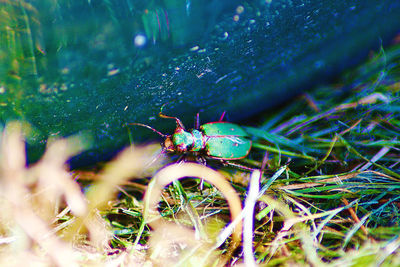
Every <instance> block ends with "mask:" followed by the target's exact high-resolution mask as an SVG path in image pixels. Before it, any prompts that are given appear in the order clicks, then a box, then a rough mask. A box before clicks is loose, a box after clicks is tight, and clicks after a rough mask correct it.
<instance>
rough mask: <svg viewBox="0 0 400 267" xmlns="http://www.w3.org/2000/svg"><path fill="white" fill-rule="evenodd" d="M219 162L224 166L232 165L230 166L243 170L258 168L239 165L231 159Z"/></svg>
mask: <svg viewBox="0 0 400 267" xmlns="http://www.w3.org/2000/svg"><path fill="white" fill-rule="evenodd" d="M221 162H222V164H223V165H225V166H232V167H235V168H238V169H241V170H244V171H250V172H252V171H255V170H258V169H255V168H250V167H247V166H244V165H241V164H237V163H233V162H231V161H226V160H221Z"/></svg>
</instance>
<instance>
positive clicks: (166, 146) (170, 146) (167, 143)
mask: <svg viewBox="0 0 400 267" xmlns="http://www.w3.org/2000/svg"><path fill="white" fill-rule="evenodd" d="M161 145H162V147H163V150H164V151H165V152H175V151H176V148H175V146H174V142H173V141H172V137H171V135H168V136H167V137H165V140H164V143H162V144H161Z"/></svg>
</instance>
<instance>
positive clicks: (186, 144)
mask: <svg viewBox="0 0 400 267" xmlns="http://www.w3.org/2000/svg"><path fill="white" fill-rule="evenodd" d="M224 115H225V112H224V113H223V114H222V116H221V118H220V120H219V121H216V122H209V123H206V124H203V125H201V126H200V125H199V114H197V120H196V126H195V129H192V130H186V129H185V126H184V125H183V123H182V122H181V121H180V120H179V119H178V118H177V117H171V116H167V115H165V114H163V113H162V109H161V111H160V113H159V116H160V117H161V118H167V119H174V120H175V121H176V129H175V132H174V133H173V134H171V135H166V134H163V133H161V132H159V131H157V130H155V129H154V128H152V127H150V126H148V125H145V124H141V123H130V124H129V125H140V126H143V127H146V128H149V129H150V130H152V131H154V132H156V133H158V134H159V135H160V136H162V137H164V138H165V139H164V142H163V143H162V147H163V150H164V151H166V152H175V153H186V152H195V153H198V154H200V155H205V156H207V157H210V158H214V159H220V160H237V159H242V158H245V157H246V156H247V155H248V154H249V152H250V149H251V144H252V142H251V140H249V139H247V137H248V134H247V133H246V132H245V131H244V130H243V128H242V127H240V126H239V125H237V124H234V123H230V122H223V121H222V119H223V117H224Z"/></svg>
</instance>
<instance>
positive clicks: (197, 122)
mask: <svg viewBox="0 0 400 267" xmlns="http://www.w3.org/2000/svg"><path fill="white" fill-rule="evenodd" d="M194 128H195V129H196V130H197V129H199V128H200V114H199V113H198V112H197V114H196V120H195V124H194Z"/></svg>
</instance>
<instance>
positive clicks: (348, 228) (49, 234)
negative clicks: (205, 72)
mask: <svg viewBox="0 0 400 267" xmlns="http://www.w3.org/2000/svg"><path fill="white" fill-rule="evenodd" d="M399 92H400V46H399V45H394V46H393V47H392V48H390V49H388V50H386V51H385V50H383V49H382V50H381V51H379V52H378V53H371V57H370V60H369V61H368V62H366V63H365V64H363V65H362V66H360V67H359V68H357V69H356V70H352V71H350V72H348V73H347V74H345V75H344V76H343V78H342V79H341V80H340V82H337V83H336V84H333V85H330V86H325V87H321V88H318V89H317V90H314V91H312V92H310V93H308V94H305V95H303V96H302V97H300V98H298V99H296V100H295V101H293V102H292V103H290V104H288V105H287V106H285V107H283V108H282V109H281V110H278V111H274V112H273V113H269V114H264V115H263V116H262V119H260V123H259V125H257V127H247V128H246V129H247V130H248V132H249V133H250V135H251V136H252V138H253V140H254V141H253V149H252V152H251V153H250V155H249V157H248V158H247V159H245V160H243V161H242V162H241V164H245V165H247V166H250V167H252V168H255V169H258V168H261V165H262V161H263V159H264V164H265V166H266V167H265V172H264V174H263V175H262V176H261V175H260V174H259V172H254V173H253V174H252V175H250V173H247V172H243V171H241V170H239V169H235V168H232V167H224V166H222V165H221V164H219V163H218V162H213V161H210V162H209V164H210V166H212V167H213V168H215V169H218V172H215V171H213V170H211V169H209V168H207V167H205V166H202V165H196V164H190V163H186V164H180V165H175V164H173V165H169V166H168V167H166V168H164V169H163V170H161V171H159V169H160V168H161V167H162V166H163V165H165V164H166V161H167V160H168V159H167V158H161V159H159V160H158V161H155V162H153V159H154V158H155V157H157V153H158V151H159V150H158V149H159V146H158V145H151V146H147V147H136V146H135V147H130V148H127V149H126V150H125V151H123V152H122V153H121V154H120V155H119V156H118V157H117V158H116V159H114V160H113V161H111V162H106V163H104V166H103V165H100V164H99V166H95V167H93V168H92V169H86V170H73V171H70V170H69V169H68V166H66V164H65V162H66V161H67V159H68V158H69V157H71V156H73V155H75V154H76V153H79V152H80V151H81V150H82V149H84V145H83V144H82V141H83V140H82V139H79V138H78V137H74V138H70V139H65V140H56V141H52V142H49V146H48V149H47V152H46V154H45V155H44V156H43V158H42V159H41V160H40V161H39V162H38V163H36V164H34V165H32V166H27V165H26V162H25V151H24V141H23V140H24V139H23V135H22V134H21V132H22V131H21V128H22V126H21V124H19V123H17V122H16V123H12V124H9V125H7V127H6V128H5V129H4V130H3V134H2V137H1V157H0V210H1V213H0V265H1V266H19V265H22V264H26V262H29V263H30V264H32V265H37V266H42V265H44V266H52V265H57V266H79V265H94V266H102V265H107V266H122V265H123V266H153V265H154V266H158V265H162V266H178V265H181V266H202V265H204V266H213V265H214V266H220V265H223V264H224V263H225V262H227V263H226V264H228V265H235V264H236V265H241V264H245V265H247V266H255V265H257V264H259V265H268V266H274V265H300V266H303V265H305V266H308V265H313V266H324V265H330V266H339V265H340V266H376V265H382V266H398V265H400V254H399V252H398V248H399V246H400V200H399V199H400V194H399V193H400V145H399V144H400V140H399V136H400V101H399V97H400V93H399ZM222 175H223V176H222ZM187 176H190V177H192V176H193V177H198V178H203V179H205V180H204V183H203V182H202V180H201V179H198V178H194V179H188V178H187V179H181V180H180V181H178V179H179V178H181V177H187ZM149 177H150V178H151V177H153V180H152V181H151V182H150V183H149ZM221 177H226V178H221ZM224 179H227V180H228V181H229V182H230V183H227V182H226V180H224ZM171 182H172V184H170V185H169V186H167V187H166V188H165V190H163V188H164V186H165V185H167V184H169V183H171ZM249 182H250V183H249ZM149 184H150V185H149ZM148 185H149V186H148ZM146 189H147V193H146V198H145V201H143V196H144V194H145V192H146ZM221 192H222V193H221ZM238 196H239V198H240V200H239V198H238ZM158 202H160V203H158ZM241 203H242V204H241ZM158 204H159V205H158ZM241 205H243V211H242V208H241ZM157 207H158V208H157ZM158 213H160V214H161V215H162V217H163V218H161V219H160V217H159V214H158ZM242 219H243V220H242ZM230 221H234V223H233V224H230V225H229V226H228V227H225V225H226V224H227V223H229V222H230ZM242 221H243V228H242V226H241V222H242ZM242 229H243V235H241V232H242ZM232 231H233V235H232V236H231V237H230V234H231V232H232ZM237 246H238V248H236V247H237ZM235 248H236V249H235Z"/></svg>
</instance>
